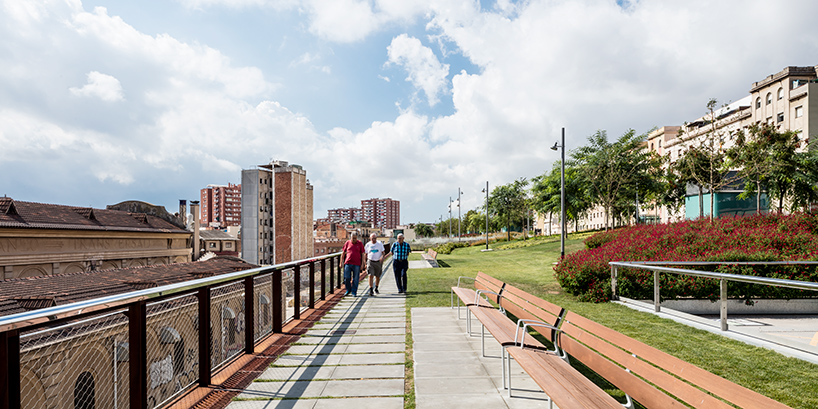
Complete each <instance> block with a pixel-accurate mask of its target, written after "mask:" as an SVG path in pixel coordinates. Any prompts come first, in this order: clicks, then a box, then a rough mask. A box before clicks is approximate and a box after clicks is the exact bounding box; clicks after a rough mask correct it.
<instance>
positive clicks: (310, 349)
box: [286, 344, 349, 355]
mask: <svg viewBox="0 0 818 409" xmlns="http://www.w3.org/2000/svg"><path fill="white" fill-rule="evenodd" d="M347 347H349V345H348V344H313V345H293V346H291V347H290V348H289V349H287V352H286V353H287V354H298V355H316V354H343V353H344V351H346V349H347Z"/></svg>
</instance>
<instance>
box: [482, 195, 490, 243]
mask: <svg viewBox="0 0 818 409" xmlns="http://www.w3.org/2000/svg"><path fill="white" fill-rule="evenodd" d="M483 192H485V193H486V250H485V251H489V181H488V180H487V181H486V188H485V189H483Z"/></svg>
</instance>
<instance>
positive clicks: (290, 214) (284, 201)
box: [241, 161, 313, 264]
mask: <svg viewBox="0 0 818 409" xmlns="http://www.w3.org/2000/svg"><path fill="white" fill-rule="evenodd" d="M241 179H242V183H241V186H242V194H241V225H242V233H241V248H242V258H243V259H244V260H246V261H247V262H249V263H253V264H278V263H285V262H288V261H292V260H300V259H304V258H308V257H312V255H313V234H312V231H313V229H312V227H313V221H312V220H313V215H312V209H313V187H312V185H311V184H310V182H309V180H308V179H307V172H306V171H305V170H304V169H303V168H302V167H301V166H299V165H290V164H289V163H287V162H284V161H273V162H270V163H269V164H266V165H259V166H257V167H256V168H254V169H245V170H242V172H241Z"/></svg>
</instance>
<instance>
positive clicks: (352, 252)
mask: <svg viewBox="0 0 818 409" xmlns="http://www.w3.org/2000/svg"><path fill="white" fill-rule="evenodd" d="M341 260H344V287H345V288H346V290H347V292H346V294H344V296H347V295H350V294H352V296H353V297H357V296H358V280H360V278H361V268H364V262H365V258H364V243H363V242H361V241H360V240H358V233H357V232H352V234H350V237H349V240H347V242H346V243H344V247H343V251H342V253H341Z"/></svg>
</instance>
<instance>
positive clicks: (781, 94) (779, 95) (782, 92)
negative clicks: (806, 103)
mask: <svg viewBox="0 0 818 409" xmlns="http://www.w3.org/2000/svg"><path fill="white" fill-rule="evenodd" d="M778 99H784V88H779V89H778Z"/></svg>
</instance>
